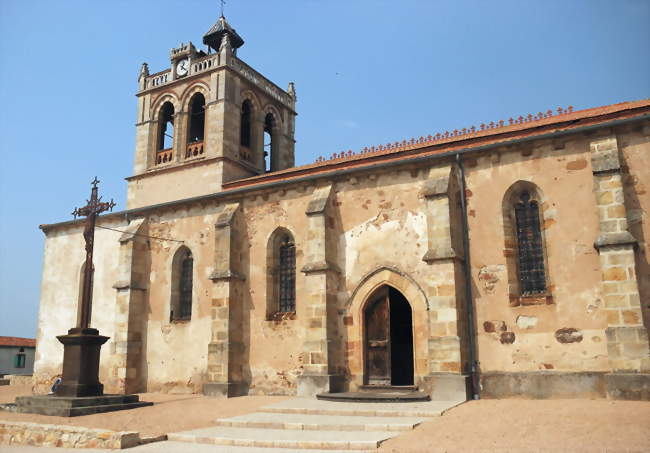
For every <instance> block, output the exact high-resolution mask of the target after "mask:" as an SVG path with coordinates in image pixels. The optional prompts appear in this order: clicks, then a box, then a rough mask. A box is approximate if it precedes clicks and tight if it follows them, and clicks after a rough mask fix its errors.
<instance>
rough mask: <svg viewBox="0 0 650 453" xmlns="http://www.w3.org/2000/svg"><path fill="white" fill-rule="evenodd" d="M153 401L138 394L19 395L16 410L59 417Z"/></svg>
mask: <svg viewBox="0 0 650 453" xmlns="http://www.w3.org/2000/svg"><path fill="white" fill-rule="evenodd" d="M152 405H153V403H148V402H144V401H140V397H139V396H138V395H102V396H83V397H66V396H55V395H33V396H19V397H17V398H16V412H22V413H28V414H41V415H56V416H59V417H76V416H78V415H89V414H97V413H100V412H112V411H120V410H124V409H134V408H136V407H142V406H152Z"/></svg>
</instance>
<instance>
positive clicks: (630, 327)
mask: <svg viewBox="0 0 650 453" xmlns="http://www.w3.org/2000/svg"><path fill="white" fill-rule="evenodd" d="M589 148H590V152H591V166H592V171H593V174H594V193H595V196H596V203H597V206H598V217H599V220H600V235H599V236H598V238H597V239H596V241H595V243H594V246H595V247H596V248H597V249H598V253H599V255H600V263H601V268H602V282H603V299H604V304H605V310H606V314H607V326H608V327H607V343H608V344H607V350H608V353H609V361H610V364H611V367H612V371H614V372H640V371H641V372H647V371H650V355H649V350H648V331H647V329H646V328H645V327H644V326H643V315H642V313H641V301H640V298H639V287H638V283H637V279H636V270H635V260H634V249H635V247H636V246H637V241H636V239H635V238H634V237H633V236H632V235H631V234H630V232H629V230H628V221H627V210H626V206H625V199H624V198H625V197H624V192H623V186H622V180H621V165H620V160H619V149H618V144H617V139H616V136H608V137H604V138H601V139H597V140H594V141H592V142H590V144H589Z"/></svg>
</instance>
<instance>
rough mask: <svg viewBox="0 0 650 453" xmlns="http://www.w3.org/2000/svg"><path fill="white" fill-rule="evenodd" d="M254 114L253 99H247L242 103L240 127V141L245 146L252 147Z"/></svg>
mask: <svg viewBox="0 0 650 453" xmlns="http://www.w3.org/2000/svg"><path fill="white" fill-rule="evenodd" d="M252 114H253V106H252V105H251V101H249V100H248V99H246V100H245V101H244V103H243V104H242V105H241V122H240V129H239V142H240V143H241V146H243V147H245V148H250V147H251V120H252V118H251V117H252Z"/></svg>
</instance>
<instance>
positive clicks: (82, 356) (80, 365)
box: [56, 328, 108, 397]
mask: <svg viewBox="0 0 650 453" xmlns="http://www.w3.org/2000/svg"><path fill="white" fill-rule="evenodd" d="M57 338H58V339H59V341H60V342H61V343H63V378H62V382H61V384H60V385H59V386H58V387H57V389H56V396H67V397H70V396H72V397H81V396H100V395H103V393H104V386H103V385H102V384H101V383H100V382H99V352H100V348H101V347H102V345H103V344H104V343H106V341H108V337H104V336H101V335H99V331H98V330H97V329H91V328H87V329H81V328H73V329H70V330H69V331H68V335H60V336H58V337H57Z"/></svg>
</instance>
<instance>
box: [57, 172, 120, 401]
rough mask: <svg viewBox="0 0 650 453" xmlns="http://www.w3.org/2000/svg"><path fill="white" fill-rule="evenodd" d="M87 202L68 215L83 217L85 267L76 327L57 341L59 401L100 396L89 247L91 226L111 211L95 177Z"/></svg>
mask: <svg viewBox="0 0 650 453" xmlns="http://www.w3.org/2000/svg"><path fill="white" fill-rule="evenodd" d="M91 184H92V185H93V188H92V191H91V192H90V200H88V204H87V205H86V206H84V207H83V208H76V209H75V210H74V212H73V213H72V215H74V216H75V218H77V216H84V217H86V224H85V226H84V231H83V236H84V240H85V241H86V264H85V269H84V276H83V289H82V296H81V310H80V311H79V317H78V319H77V326H76V327H73V328H72V329H70V330H68V334H67V335H60V336H58V337H57V338H58V339H59V341H60V342H61V343H63V377H62V380H61V384H60V385H59V386H58V387H57V389H56V391H55V396H59V397H85V396H100V395H103V393H104V386H103V385H102V384H101V383H100V382H99V352H100V348H101V347H102V345H103V344H104V343H106V341H107V340H108V337H105V336H102V335H99V331H98V330H97V329H93V328H91V327H90V314H91V311H92V300H91V298H92V291H93V246H94V241H95V222H96V220H97V216H98V215H99V214H101V213H102V212H104V211H109V210H112V209H113V207H114V206H115V202H113V200H111V201H109V202H102V199H101V197H99V196H97V191H98V189H97V184H99V180H98V179H97V177H95V179H94V180H93V181H92V183H91Z"/></svg>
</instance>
